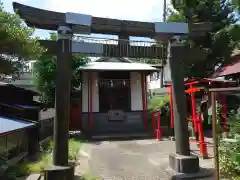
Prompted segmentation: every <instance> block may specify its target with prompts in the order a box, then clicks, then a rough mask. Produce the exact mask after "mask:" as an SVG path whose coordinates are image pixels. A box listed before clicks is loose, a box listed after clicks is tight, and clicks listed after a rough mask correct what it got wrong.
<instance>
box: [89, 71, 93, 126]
mask: <svg viewBox="0 0 240 180" xmlns="http://www.w3.org/2000/svg"><path fill="white" fill-rule="evenodd" d="M88 84H89V86H88V87H89V89H88V91H89V104H88V106H89V111H88V113H89V125H90V129H92V127H93V77H92V72H89V73H88Z"/></svg>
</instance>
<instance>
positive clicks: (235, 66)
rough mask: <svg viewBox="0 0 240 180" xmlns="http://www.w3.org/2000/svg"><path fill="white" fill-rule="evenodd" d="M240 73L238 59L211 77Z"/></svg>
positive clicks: (239, 61)
mask: <svg viewBox="0 0 240 180" xmlns="http://www.w3.org/2000/svg"><path fill="white" fill-rule="evenodd" d="M238 73H240V59H239V60H238V61H236V62H234V63H232V64H229V65H227V66H224V67H223V68H222V69H221V70H219V71H217V72H215V73H214V74H213V77H221V76H228V75H232V74H238Z"/></svg>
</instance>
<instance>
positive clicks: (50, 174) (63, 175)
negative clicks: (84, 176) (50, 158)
mask: <svg viewBox="0 0 240 180" xmlns="http://www.w3.org/2000/svg"><path fill="white" fill-rule="evenodd" d="M44 180H74V166H72V165H71V166H52V167H50V168H48V169H45V170H44Z"/></svg>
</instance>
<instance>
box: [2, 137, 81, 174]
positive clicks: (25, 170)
mask: <svg viewBox="0 0 240 180" xmlns="http://www.w3.org/2000/svg"><path fill="white" fill-rule="evenodd" d="M53 145H54V144H53V141H51V142H50V143H48V145H46V146H45V147H42V148H41V151H40V153H39V155H38V158H37V160H36V161H30V160H24V161H23V162H21V163H19V164H17V165H16V166H14V167H10V168H9V169H8V170H7V172H6V173H8V174H11V176H15V177H21V176H25V175H28V174H31V173H40V172H42V170H44V169H45V168H48V167H50V166H51V165H52V162H53V159H52V152H53ZM68 145H69V148H68V150H69V152H68V156H69V162H75V161H76V158H77V154H78V151H79V149H80V147H81V139H80V138H78V137H72V138H70V139H69V142H68Z"/></svg>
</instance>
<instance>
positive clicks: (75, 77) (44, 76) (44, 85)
mask: <svg viewBox="0 0 240 180" xmlns="http://www.w3.org/2000/svg"><path fill="white" fill-rule="evenodd" d="M56 38H57V35H56V33H50V39H51V40H56ZM56 60H57V58H56V56H55V55H52V54H49V53H47V52H45V53H43V54H42V55H41V57H40V58H39V59H38V60H37V62H36V64H35V65H34V82H35V85H36V87H37V89H38V90H39V91H40V92H41V101H42V102H43V103H45V104H47V105H49V106H51V107H52V106H53V103H54V97H55V78H56V77H55V75H56ZM89 61H90V60H89V58H87V57H84V56H73V57H72V80H71V86H72V87H71V89H72V92H74V91H76V90H77V89H78V88H79V86H80V83H81V80H82V79H81V71H79V70H78V68H79V67H81V66H83V65H85V64H86V63H87V62H89Z"/></svg>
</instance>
